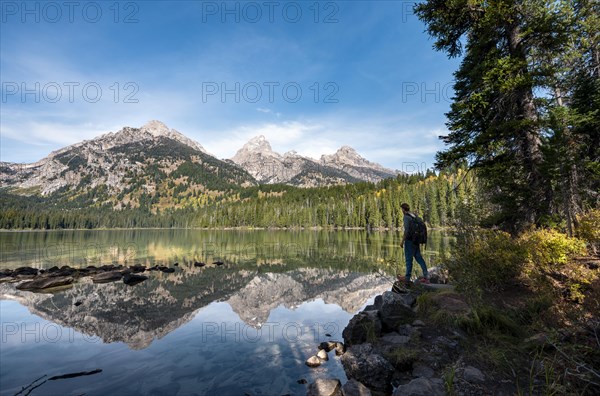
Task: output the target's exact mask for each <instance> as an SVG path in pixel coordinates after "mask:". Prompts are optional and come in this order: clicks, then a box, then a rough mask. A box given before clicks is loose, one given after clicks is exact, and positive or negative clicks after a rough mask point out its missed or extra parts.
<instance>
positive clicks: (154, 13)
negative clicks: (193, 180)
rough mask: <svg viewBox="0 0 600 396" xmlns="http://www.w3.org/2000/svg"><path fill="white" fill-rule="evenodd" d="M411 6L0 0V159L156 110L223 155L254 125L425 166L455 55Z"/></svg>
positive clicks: (277, 144)
mask: <svg viewBox="0 0 600 396" xmlns="http://www.w3.org/2000/svg"><path fill="white" fill-rule="evenodd" d="M411 4H412V2H403V1H320V2H315V1H292V2H289V1H272V2H268V1H257V2H246V1H243V2H221V1H218V2H211V1H208V2H207V1H122V2H115V1H114V0H113V1H106V2H105V1H95V2H87V1H79V2H76V3H75V4H73V5H68V3H67V4H65V3H64V2H62V1H58V2H28V3H23V2H21V1H15V2H12V1H2V2H1V6H2V9H1V20H0V29H1V31H0V44H1V45H0V52H1V53H0V55H1V57H0V58H1V60H0V73H1V75H0V79H1V81H2V86H1V94H2V97H1V102H0V105H1V109H0V117H1V122H0V133H1V142H0V143H1V147H0V156H1V160H2V161H10V162H34V161H37V160H39V159H41V158H43V157H45V156H46V155H48V154H49V153H50V152H51V151H52V150H56V149H58V148H61V147H63V146H65V145H68V144H73V143H77V142H79V141H81V140H84V139H91V138H93V137H95V136H98V135H100V134H103V133H106V132H109V131H117V130H119V129H120V128H121V127H123V126H141V125H143V124H144V123H146V122H147V121H149V120H152V119H157V120H161V121H163V122H164V123H165V124H167V125H168V126H169V127H171V128H174V129H177V130H178V131H180V132H182V133H184V134H185V135H187V136H189V137H191V138H193V139H195V140H197V141H198V142H200V143H201V144H202V145H203V146H204V147H205V148H206V149H207V150H208V151H209V152H211V153H213V154H214V155H215V156H217V157H219V158H230V157H232V156H233V155H234V154H235V152H236V151H237V149H239V148H240V147H241V146H242V145H243V144H244V143H245V142H246V141H247V140H249V139H250V138H252V137H254V136H256V135H260V134H262V135H265V136H266V137H267V139H268V140H269V141H270V142H271V145H272V146H273V149H274V150H276V151H279V152H282V153H283V152H285V151H288V150H296V151H298V152H299V153H300V154H303V155H307V156H311V157H314V158H318V157H320V155H321V154H329V153H332V152H334V151H335V150H336V149H337V148H339V147H340V146H342V145H350V146H352V147H354V148H355V149H357V151H358V152H359V153H360V154H362V155H363V156H364V157H366V158H367V159H369V160H372V161H376V162H379V163H381V164H383V165H385V166H387V167H390V168H395V169H403V170H408V171H410V170H411V169H414V167H415V164H419V166H422V164H425V165H426V166H432V164H433V158H434V155H435V152H436V150H438V149H440V148H442V147H443V146H442V143H441V142H440V141H439V139H438V138H437V136H438V135H440V134H445V133H446V129H445V126H444V122H445V117H444V113H445V112H446V111H448V109H449V105H450V98H451V96H452V88H451V84H452V72H453V70H455V69H456V67H457V66H458V60H456V59H454V60H449V59H448V58H447V57H446V56H445V55H444V54H443V53H437V52H435V51H434V50H433V49H432V40H431V39H430V38H429V37H428V36H427V34H426V33H424V29H425V26H424V25H423V24H422V23H421V22H420V21H419V20H418V19H417V18H416V17H415V16H414V15H413V14H412V11H411Z"/></svg>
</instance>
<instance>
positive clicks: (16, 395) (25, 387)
mask: <svg viewBox="0 0 600 396" xmlns="http://www.w3.org/2000/svg"><path fill="white" fill-rule="evenodd" d="M45 376H46V374H44V375H42V376H41V377H40V378H38V379H36V380H35V381H33V382H32V383H31V384H29V385H27V386H24V387H23V389H21V390H20V391H19V392H17V393H15V396H18V395H20V394H21V393H23V392H25V391H26V390H27V389H28V388H29V387H31V386H33V384H35V383H36V382H38V381H39V380H41V379H42V378H44V377H45ZM44 382H46V381H44ZM44 382H42V384H43V383H44Z"/></svg>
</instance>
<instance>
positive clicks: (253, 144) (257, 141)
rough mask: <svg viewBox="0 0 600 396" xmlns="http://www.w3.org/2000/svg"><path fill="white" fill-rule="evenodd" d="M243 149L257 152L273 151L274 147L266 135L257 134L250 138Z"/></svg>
mask: <svg viewBox="0 0 600 396" xmlns="http://www.w3.org/2000/svg"><path fill="white" fill-rule="evenodd" d="M242 150H246V151H255V152H256V151H259V152H265V151H273V149H272V148H271V144H270V143H269V141H268V140H267V138H266V137H264V135H259V136H255V137H253V138H252V139H250V140H249V141H248V143H246V144H245V145H244V146H243V147H242Z"/></svg>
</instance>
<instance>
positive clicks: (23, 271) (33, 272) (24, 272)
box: [12, 267, 38, 276]
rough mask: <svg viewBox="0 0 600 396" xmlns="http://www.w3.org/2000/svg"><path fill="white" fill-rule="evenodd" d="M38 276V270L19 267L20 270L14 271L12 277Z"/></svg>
mask: <svg viewBox="0 0 600 396" xmlns="http://www.w3.org/2000/svg"><path fill="white" fill-rule="evenodd" d="M37 274H38V270H37V268H31V267H19V268H17V269H15V270H13V272H12V276H19V275H37Z"/></svg>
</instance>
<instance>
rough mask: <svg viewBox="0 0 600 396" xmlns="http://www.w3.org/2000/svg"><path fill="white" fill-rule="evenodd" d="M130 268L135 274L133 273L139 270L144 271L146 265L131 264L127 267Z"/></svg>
mask: <svg viewBox="0 0 600 396" xmlns="http://www.w3.org/2000/svg"><path fill="white" fill-rule="evenodd" d="M129 268H130V269H131V271H132V272H133V273H134V274H135V273H139V272H145V271H146V267H144V266H143V265H133V266H131V267H129Z"/></svg>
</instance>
